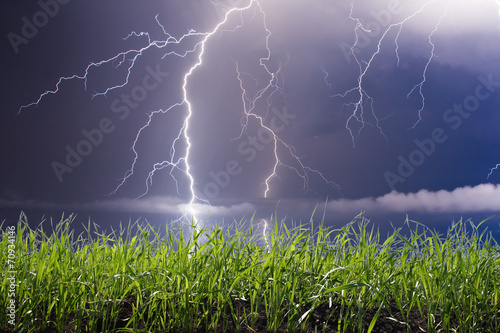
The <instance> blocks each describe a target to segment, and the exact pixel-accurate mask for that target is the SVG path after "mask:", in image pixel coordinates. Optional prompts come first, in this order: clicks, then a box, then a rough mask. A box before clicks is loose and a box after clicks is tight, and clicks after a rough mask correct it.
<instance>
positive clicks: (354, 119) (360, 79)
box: [331, 0, 450, 147]
mask: <svg viewBox="0 0 500 333" xmlns="http://www.w3.org/2000/svg"><path fill="white" fill-rule="evenodd" d="M437 2H438V0H431V1H428V2H425V3H424V4H423V5H422V6H420V8H419V9H418V10H416V11H415V12H414V13H413V14H411V15H409V16H407V17H405V18H404V19H402V20H400V21H399V22H396V23H391V24H389V25H388V26H387V28H386V29H385V31H384V32H383V33H382V35H381V37H380V39H379V40H378V43H377V47H376V50H375V51H374V52H373V53H372V54H371V56H369V59H368V61H364V60H361V59H360V58H359V57H358V55H357V52H358V50H359V49H360V47H359V42H360V33H361V31H363V32H364V33H370V32H372V27H370V26H368V25H367V24H365V23H364V22H363V20H362V19H361V18H359V17H356V16H355V15H354V1H353V2H351V10H350V14H349V18H350V19H351V20H352V21H353V22H354V23H355V27H354V38H355V41H354V44H353V45H352V47H351V49H350V51H351V52H350V54H351V55H352V56H353V58H354V60H355V62H356V65H357V68H358V72H359V74H358V75H357V85H356V86H354V87H352V88H350V89H348V90H346V91H344V92H343V93H338V94H334V95H332V96H331V97H334V98H342V99H345V98H349V97H350V96H351V95H354V96H357V97H355V98H356V99H355V101H354V102H346V103H344V106H346V107H351V108H352V113H351V115H350V116H349V118H348V119H347V122H346V129H347V130H348V131H349V133H350V136H351V140H352V143H353V147H355V143H356V139H357V138H358V137H359V135H360V134H361V132H362V130H363V129H364V127H365V126H366V125H371V126H374V127H376V128H377V129H378V131H379V133H380V134H381V135H382V136H383V137H384V138H385V140H386V142H387V141H388V138H387V136H386V135H385V134H384V131H383V129H382V127H381V125H380V121H381V119H379V118H378V117H377V115H376V113H375V109H374V106H373V103H374V100H373V98H372V97H371V96H370V95H369V94H368V92H367V91H366V89H365V85H364V79H365V77H366V75H367V73H368V72H369V70H370V68H371V66H372V64H373V61H374V60H375V59H376V57H377V56H378V55H379V54H380V53H381V52H382V43H383V42H384V41H385V40H386V39H387V38H388V37H387V36H388V35H389V32H390V31H392V30H394V29H398V30H397V33H396V36H395V38H394V45H395V53H396V58H397V64H398V65H399V61H400V58H399V44H398V39H399V36H400V34H401V31H402V29H403V26H404V25H405V24H406V23H407V22H408V21H410V20H411V19H413V18H415V17H416V16H418V15H419V14H421V13H422V12H423V11H424V10H425V9H426V8H427V7H428V6H430V5H431V4H434V3H437ZM449 5H450V1H449V0H448V6H449ZM448 6H447V8H448ZM445 15H446V11H445V12H444V13H442V15H441V16H440V19H439V22H438V23H437V24H436V26H435V28H434V29H433V30H432V32H431V33H430V34H429V36H428V39H427V40H428V43H429V44H430V45H431V51H430V55H429V58H428V60H427V63H426V65H425V67H424V70H423V74H422V80H421V81H420V82H419V83H417V84H416V85H415V86H414V87H413V88H412V89H411V91H410V92H409V93H408V95H407V97H409V96H410V95H411V94H412V93H413V92H414V91H416V90H417V88H418V91H419V94H420V97H421V100H422V104H421V108H420V109H419V110H418V120H417V122H416V123H415V124H414V125H413V127H412V128H414V127H415V126H417V124H418V123H419V122H420V121H421V120H422V117H421V113H422V111H423V110H424V108H425V96H424V94H423V91H422V88H423V86H424V84H425V82H426V74H427V70H428V67H429V65H430V63H431V61H432V59H433V58H434V57H435V53H434V49H435V45H434V43H433V41H432V37H433V35H434V33H435V32H436V31H437V30H438V27H439V25H440V23H441V20H442V19H443V17H444V16H445ZM381 29H382V28H381ZM365 112H368V113H369V114H371V116H372V117H373V119H375V122H374V123H370V122H368V121H367V120H366V119H365ZM354 124H357V126H358V127H359V128H358V129H357V130H356V129H355V128H353V126H354Z"/></svg>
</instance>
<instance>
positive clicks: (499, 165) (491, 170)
mask: <svg viewBox="0 0 500 333" xmlns="http://www.w3.org/2000/svg"><path fill="white" fill-rule="evenodd" d="M499 168H500V163H498V164H497V165H495V166H494V167H493V168H491V169H490V173H488V177H486V179H490V176H491V175H492V174H493V171H495V170H498V169H499Z"/></svg>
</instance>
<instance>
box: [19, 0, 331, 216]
mask: <svg viewBox="0 0 500 333" xmlns="http://www.w3.org/2000/svg"><path fill="white" fill-rule="evenodd" d="M212 3H213V2H212ZM213 4H214V5H216V4H215V3H213ZM252 9H253V10H254V12H253V16H252V20H253V19H254V18H255V16H256V15H257V13H260V15H262V17H263V19H262V21H263V26H264V29H265V31H266V38H265V48H266V50H267V55H266V56H265V57H263V58H260V60H259V65H260V66H261V67H262V68H263V69H264V70H265V72H266V73H267V75H268V77H269V79H268V81H267V84H265V86H264V87H263V88H262V89H260V90H259V91H258V93H257V95H256V96H253V97H250V96H248V94H247V91H246V89H245V85H244V82H243V79H242V76H243V73H242V72H240V71H239V68H238V64H237V63H236V72H237V78H238V80H239V82H240V87H241V90H242V98H243V114H244V118H245V122H242V130H241V133H242V134H243V133H244V132H245V131H246V130H247V125H248V122H249V120H250V119H254V120H257V121H258V125H259V126H260V127H261V128H262V129H264V130H265V131H266V132H268V133H269V134H270V135H271V137H272V141H273V152H274V155H273V157H274V162H273V165H272V170H271V171H270V173H269V174H268V175H267V176H265V177H264V180H263V185H264V189H263V194H262V195H263V197H265V198H268V197H269V195H270V191H271V182H272V181H273V179H274V178H277V177H278V169H279V167H280V166H283V167H285V168H288V169H290V170H293V171H294V172H295V173H296V174H297V176H298V177H300V178H301V179H302V180H303V184H304V191H305V192H308V191H310V188H309V179H310V176H311V175H316V176H318V177H319V178H320V179H322V180H323V181H324V182H325V183H326V184H328V185H331V186H334V187H336V188H338V189H339V190H340V187H339V185H337V184H336V183H334V182H332V181H330V180H328V179H327V178H326V177H325V176H324V175H323V174H322V173H321V172H319V171H318V170H315V169H313V168H311V167H309V166H306V165H305V164H304V163H303V162H302V160H301V158H300V157H299V156H297V154H296V152H295V148H294V147H293V146H291V145H290V144H288V143H286V142H285V141H284V140H282V139H281V138H280V137H279V135H278V133H276V131H275V130H274V129H273V127H272V126H270V125H269V124H267V123H266V117H265V116H261V115H259V114H257V113H256V112H255V111H256V107H257V103H258V102H259V101H261V100H264V101H267V112H269V111H270V108H271V98H272V97H273V95H275V94H284V88H283V87H282V83H281V82H280V81H282V78H281V70H282V67H280V68H278V69H277V70H276V71H271V70H270V69H269V68H268V65H267V62H269V61H270V58H271V49H270V46H269V38H270V36H271V31H270V30H269V29H268V27H267V24H266V13H265V11H264V9H263V8H262V6H261V4H260V3H259V1H258V0H250V1H249V2H248V4H247V5H246V6H241V7H234V8H230V9H227V10H225V11H224V12H225V15H224V16H223V18H221V20H220V22H219V23H218V24H217V25H216V26H215V27H214V28H213V29H212V30H211V31H209V32H197V31H195V30H189V31H188V32H187V33H185V34H183V35H182V36H180V37H179V38H176V37H174V36H173V35H171V34H170V33H168V32H167V31H166V29H165V27H164V26H163V25H162V24H161V23H160V20H159V19H158V16H156V17H155V20H156V23H157V24H158V25H159V26H160V27H161V29H162V31H163V33H164V35H165V36H166V39H164V40H153V39H152V38H151V35H150V34H149V33H148V32H135V31H134V32H131V33H130V34H129V35H128V36H127V37H125V38H124V39H129V38H140V37H142V38H144V37H145V38H146V39H147V43H146V45H145V46H144V47H141V48H137V49H129V50H126V51H123V52H120V53H118V54H116V55H115V56H113V57H111V58H108V59H105V60H101V61H99V62H91V63H90V64H89V65H88V66H87V67H86V68H85V70H84V71H83V73H82V74H74V75H71V76H63V77H61V78H60V79H59V80H58V82H57V83H56V85H55V88H54V89H52V90H47V91H45V92H44V93H42V94H41V95H40V96H39V97H38V99H37V100H36V101H35V102H32V103H30V104H27V105H24V106H22V107H21V108H20V109H19V112H22V111H23V110H25V109H28V108H30V107H36V106H38V105H39V104H40V103H41V101H42V100H43V99H44V98H45V97H47V96H48V95H52V94H57V93H58V92H59V91H60V88H61V85H62V84H63V82H65V81H69V80H81V81H83V83H84V89H85V90H87V80H88V78H89V76H90V71H91V70H92V69H95V68H98V67H100V66H103V65H112V66H113V67H115V68H119V67H125V69H126V75H125V78H124V80H123V81H122V82H121V83H120V84H117V85H114V86H111V87H108V88H106V89H104V90H102V91H95V92H94V93H93V94H92V97H93V98H95V97H98V96H106V95H107V94H108V93H110V92H111V91H113V90H117V89H120V88H123V87H125V86H126V85H127V84H128V83H129V79H130V76H131V74H132V71H133V69H134V65H135V63H136V60H137V59H138V58H139V57H140V56H141V55H143V54H144V52H145V51H147V50H149V49H163V48H166V47H167V46H177V45H182V44H184V43H188V42H189V43H190V42H191V41H193V40H198V39H199V40H198V41H197V42H196V43H195V45H194V46H193V47H191V48H190V49H188V50H186V51H183V52H177V51H169V52H167V53H165V54H164V56H163V58H165V57H168V56H175V57H181V58H185V57H187V56H188V55H191V54H195V53H196V54H197V56H196V60H195V62H194V64H193V65H192V66H191V67H190V68H189V69H188V70H187V71H186V72H185V74H184V76H183V80H182V98H181V99H180V100H179V101H177V102H176V103H174V104H172V105H170V106H169V107H167V108H165V109H160V110H155V111H152V112H150V113H149V114H148V119H147V121H146V123H145V124H144V125H143V126H142V127H141V128H140V129H139V130H138V132H137V134H136V135H135V138H134V140H133V143H132V146H131V151H132V153H133V160H132V163H131V165H130V168H129V169H128V170H127V171H126V172H125V174H124V176H123V178H122V179H121V181H120V182H119V184H118V186H117V187H116V188H115V189H114V190H113V191H112V192H111V193H110V194H116V193H117V192H118V190H120V188H122V187H123V186H124V185H125V184H126V182H127V181H128V180H129V179H130V177H132V176H133V175H134V173H135V170H136V167H137V163H138V161H139V159H140V154H139V151H138V149H137V145H138V142H139V141H140V139H141V137H142V135H143V133H144V131H145V130H146V129H147V128H148V127H149V126H150V125H151V124H152V123H153V121H154V118H155V117H157V116H159V115H161V114H167V113H170V112H174V110H177V109H181V110H183V111H184V112H185V113H186V115H185V117H184V119H183V122H182V126H181V128H180V129H179V131H178V132H177V136H176V137H175V139H174V140H173V142H172V145H171V147H170V157H169V158H168V159H167V160H164V161H161V162H158V163H155V164H154V165H153V167H152V170H151V171H150V172H149V173H148V176H147V178H146V180H145V191H144V192H143V193H142V194H141V195H140V196H139V197H138V198H141V197H144V196H145V195H147V194H148V192H149V189H150V186H151V185H152V184H153V178H154V176H155V174H156V172H157V171H160V170H163V169H167V170H169V173H170V175H171V177H172V179H173V180H174V182H175V185H176V189H177V193H178V194H179V195H181V189H180V188H179V179H177V178H176V176H175V175H174V171H180V172H181V173H182V174H183V175H184V176H185V178H186V180H187V183H188V188H187V192H188V194H189V202H188V204H187V205H183V207H184V211H185V214H184V215H183V217H181V218H180V219H179V220H181V219H189V220H191V221H196V216H197V215H198V212H199V211H201V210H200V208H201V207H202V206H204V205H210V203H209V202H208V201H207V200H205V199H203V198H200V197H199V196H197V195H196V188H195V177H194V175H193V173H192V167H191V164H190V157H191V150H192V146H193V144H195V141H194V140H193V138H192V136H191V135H190V125H191V120H192V118H193V117H195V115H196V110H194V109H193V106H192V102H191V100H190V94H189V84H190V80H191V78H192V75H193V73H195V71H196V70H197V69H198V68H200V67H201V66H203V65H204V55H205V49H206V45H207V44H208V43H209V42H210V40H211V38H212V37H213V36H214V35H216V34H217V35H220V34H222V33H224V32H234V31H236V30H237V29H239V28H241V27H242V25H243V24H244V22H243V12H245V11H249V10H252ZM237 12H239V13H240V15H241V23H240V24H238V25H236V26H235V27H232V28H230V27H227V23H228V20H229V18H230V17H231V15H233V14H235V13H237ZM163 58H162V59H163ZM285 66H286V65H285ZM247 74H248V73H247ZM248 76H249V77H250V78H251V79H252V80H253V84H258V80H257V79H256V78H255V77H253V76H252V75H250V74H248ZM326 79H327V78H325V80H326ZM180 145H183V147H185V148H183V149H182V151H181V149H180V148H179V146H180ZM283 153H284V154H286V155H288V156H290V157H291V158H292V159H293V160H294V161H295V162H294V163H296V164H297V166H296V167H295V166H290V165H287V164H285V163H284V162H282V161H281V155H282V154H283Z"/></svg>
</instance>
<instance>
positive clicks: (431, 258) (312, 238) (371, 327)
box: [0, 216, 500, 332]
mask: <svg viewBox="0 0 500 333" xmlns="http://www.w3.org/2000/svg"><path fill="white" fill-rule="evenodd" d="M71 220H72V218H71V217H68V218H66V219H63V220H62V221H61V222H59V223H58V224H57V225H56V226H54V230H50V232H46V231H44V230H43V229H42V230H40V229H38V230H32V229H30V228H29V227H28V226H27V223H26V221H25V216H22V218H21V219H20V222H19V224H18V225H17V226H16V227H15V228H12V229H10V228H6V226H5V225H3V226H2V228H1V229H2V230H4V233H3V238H2V241H1V243H0V256H1V258H2V260H1V262H2V265H3V268H2V283H1V290H0V332H206V331H208V332H213V331H216V332H235V331H241V332H268V331H270V332H302V331H305V332H500V250H499V246H498V245H497V244H496V243H495V242H494V240H493V239H492V238H491V237H490V236H489V234H488V233H484V232H483V233H481V232H480V231H479V226H480V224H478V225H474V224H472V223H471V222H465V221H459V222H457V223H454V224H452V225H450V229H449V231H448V234H447V235H437V234H436V233H435V232H432V231H431V230H430V229H428V228H426V227H424V226H423V225H421V224H419V223H417V222H414V221H410V220H407V221H406V223H407V224H408V225H409V226H410V229H411V230H412V232H411V233H410V234H407V235H406V236H404V235H402V234H401V233H400V230H399V229H398V230H394V232H393V233H392V234H391V235H389V236H388V237H387V238H384V240H382V239H381V237H380V234H379V233H378V232H377V231H376V230H374V229H373V228H372V227H371V226H370V224H369V223H368V222H367V221H366V220H364V219H361V220H358V221H357V222H352V223H349V224H347V225H346V226H345V227H343V228H342V229H340V230H333V229H332V230H330V229H326V228H324V227H323V226H322V225H319V226H318V227H317V228H314V229H313V230H312V227H311V226H299V227H296V228H293V229H288V228H287V227H286V226H285V224H284V223H282V221H279V220H276V219H275V220H274V225H273V226H271V228H270V229H272V230H269V232H268V234H267V235H266V236H265V237H264V236H263V235H262V234H261V233H257V232H256V231H255V230H253V229H252V227H251V225H252V223H251V221H250V222H248V223H247V224H244V223H235V224H234V225H232V227H231V228H229V229H227V228H224V229H222V228H220V227H214V228H211V229H201V230H200V229H197V228H195V227H193V228H192V229H191V231H190V232H189V233H187V232H183V231H182V229H175V228H174V229H168V230H167V232H166V233H167V234H166V236H162V237H160V235H159V234H158V233H157V231H155V230H154V229H153V228H151V227H149V226H142V227H141V226H139V225H135V228H137V229H138V231H137V232H133V233H130V230H132V228H131V226H129V227H128V228H126V229H123V230H119V231H118V232H115V233H114V234H107V235H105V234H98V233H96V232H94V231H92V230H90V225H89V230H88V232H87V234H85V235H78V236H76V235H73V233H72V232H71V231H70V230H71ZM14 229H15V230H14ZM12 230H14V231H12ZM228 230H230V231H228ZM9 232H10V237H9ZM9 265H13V266H10V267H9ZM9 272H14V273H9ZM12 276H15V285H16V287H15V290H14V291H13V290H12V289H10V285H11V284H12V282H13V280H12ZM9 278H10V280H9ZM11 299H14V301H15V309H14V310H13V312H12V311H11V309H10V308H8V306H9V304H11V303H10V302H11ZM10 307H11V308H12V306H10ZM12 313H14V315H12ZM9 314H10V317H9ZM13 317H15V326H13V325H12V324H13V323H14V321H12V318H13Z"/></svg>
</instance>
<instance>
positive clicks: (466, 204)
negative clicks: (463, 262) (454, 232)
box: [326, 184, 500, 213]
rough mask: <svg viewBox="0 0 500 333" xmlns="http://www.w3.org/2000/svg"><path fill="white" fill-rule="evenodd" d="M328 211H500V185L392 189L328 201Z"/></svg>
mask: <svg viewBox="0 0 500 333" xmlns="http://www.w3.org/2000/svg"><path fill="white" fill-rule="evenodd" d="M326 209H327V211H328V212H339V213H348V212H356V211H359V210H360V209H362V210H365V211H369V212H402V213H405V212H422V213H462V212H468V213H473V212H492V211H500V185H498V184H497V185H494V184H481V185H477V186H474V187H470V186H466V187H460V188H457V189H455V190H453V191H444V190H441V191H437V192H430V191H427V190H420V191H418V192H417V193H408V194H404V193H398V192H395V191H393V192H391V193H388V194H386V195H384V196H381V197H378V198H363V199H358V200H344V199H341V200H333V201H329V202H328V203H327V204H326Z"/></svg>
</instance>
